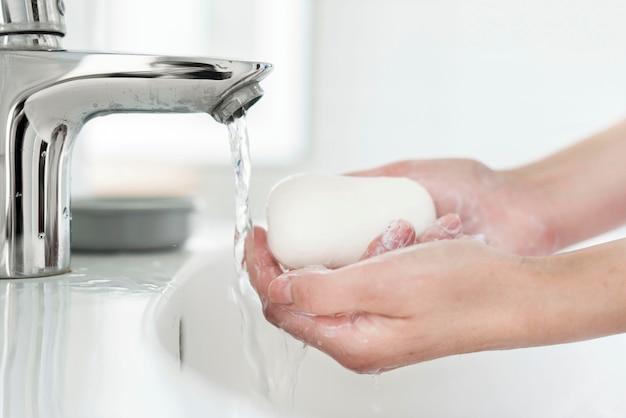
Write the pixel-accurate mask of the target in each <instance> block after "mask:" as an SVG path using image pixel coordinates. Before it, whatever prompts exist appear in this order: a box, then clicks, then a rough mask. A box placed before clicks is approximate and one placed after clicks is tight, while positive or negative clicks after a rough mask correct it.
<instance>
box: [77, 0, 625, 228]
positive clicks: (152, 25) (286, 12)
mask: <svg viewBox="0 0 626 418" xmlns="http://www.w3.org/2000/svg"><path fill="white" fill-rule="evenodd" d="M65 2H66V6H67V7H66V8H67V16H66V17H67V24H68V36H67V37H66V41H65V46H66V47H67V48H68V49H92V50H93V49H95V50H102V51H124V52H143V53H156V54H168V55H202V56H216V57H230V58H238V59H245V60H258V61H267V62H271V63H273V64H274V65H275V71H274V72H273V73H272V74H271V75H270V76H269V77H268V78H267V79H266V80H265V81H264V82H263V83H262V85H263V88H264V89H265V91H266V96H265V97H264V98H263V99H262V100H261V101H260V102H259V103H258V104H257V105H255V106H254V107H253V108H252V109H251V110H250V111H249V114H248V126H249V133H250V142H251V149H252V158H253V180H252V195H251V205H252V211H253V216H254V217H255V218H257V219H262V218H263V216H264V205H265V197H266V195H267V192H268V191H269V189H270V187H271V186H272V185H273V184H274V183H275V182H276V181H277V180H279V179H280V178H282V177H283V176H285V175H288V174H291V173H295V172H300V171H311V170H313V171H331V172H345V171H349V170H353V169H360V168H366V167H371V166H377V165H381V164H386V163H389V162H392V161H396V160H401V159H420V158H433V157H468V158H475V159H478V160H481V161H483V162H484V163H486V164H488V165H491V166H492V167H494V168H505V167H512V166H517V165H520V164H524V163H527V162H529V161H531V160H534V159H537V158H540V157H542V156H545V155H547V154H549V153H551V152H554V151H556V150H558V149H561V148H563V147H565V146H567V145H569V144H571V143H573V142H575V141H578V140H580V139H582V138H584V137H586V136H588V135H590V134H592V133H594V132H596V131H598V130H600V129H603V128H605V127H607V126H609V125H610V124H612V123H614V122H616V121H617V120H619V119H621V118H623V117H624V116H626V77H625V76H624V74H626V25H624V18H623V17H624V16H626V2H623V1H622V0H525V1H520V0H438V1H434V0H178V1H177V2H175V6H172V3H173V2H169V1H165V0H133V1H132V2H129V1H127V0H90V1H84V0H65ZM146 118H147V119H146ZM81 136H83V137H84V139H82V140H79V141H78V149H77V150H76V153H75V154H74V160H75V168H74V171H73V172H74V175H73V183H74V188H75V193H76V194H117V195H120V194H125V195H129V194H130V195H137V194H143V195H154V194H159V195H163V194H166V195H189V194H193V195H197V196H202V197H203V199H204V200H205V201H206V205H205V212H206V216H218V217H224V218H232V217H233V201H234V198H233V185H232V184H233V179H232V178H233V174H232V170H231V169H230V166H229V164H230V159H229V158H230V156H229V152H230V150H229V146H228V140H227V130H226V128H225V127H224V126H222V125H219V124H218V123H216V122H215V121H213V120H212V119H211V118H210V117H209V116H206V115H199V116H198V115H194V116H189V115H187V116H181V117H176V116H168V117H167V118H165V117H163V116H162V115H159V116H137V115H131V116H125V115H123V116H107V117H103V118H98V119H95V120H94V121H92V122H89V124H88V125H87V126H86V128H85V130H84V132H83V133H82V134H81Z"/></svg>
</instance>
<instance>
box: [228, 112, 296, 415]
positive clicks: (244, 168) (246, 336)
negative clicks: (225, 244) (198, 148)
mask: <svg viewBox="0 0 626 418" xmlns="http://www.w3.org/2000/svg"><path fill="white" fill-rule="evenodd" d="M227 125H228V131H229V139H230V147H231V153H232V154H231V158H232V165H233V168H234V170H235V212H236V220H235V268H236V271H237V278H236V281H235V283H233V289H232V290H233V292H232V293H233V295H234V299H235V302H236V304H237V306H238V308H239V312H240V314H241V319H242V332H243V342H244V347H243V350H244V356H245V358H246V361H247V363H248V366H249V368H250V372H251V379H252V382H251V384H252V391H253V394H254V396H255V397H256V398H257V400H259V401H260V402H262V403H264V404H266V406H268V407H269V408H271V409H272V410H273V411H274V413H275V415H276V416H286V415H289V414H290V413H291V412H292V411H293V406H294V391H295V385H296V379H297V375H298V367H299V365H300V362H301V361H302V359H303V357H304V354H305V348H304V347H303V345H302V344H300V343H298V342H297V341H295V340H294V339H292V338H290V337H288V336H287V334H285V333H284V332H283V331H281V330H278V329H274V328H271V327H270V328H269V329H268V324H267V323H266V321H265V320H264V318H263V315H262V306H261V302H260V300H259V297H258V295H257V294H256V292H255V291H254V289H253V288H252V286H251V284H250V280H249V277H248V272H247V270H246V265H245V242H246V237H247V236H248V234H249V233H252V220H251V216H250V208H249V204H248V200H249V190H250V172H251V162H250V151H249V140H248V130H247V124H246V119H245V115H242V116H238V117H235V118H234V119H233V120H231V121H230V122H229V123H228V124H227Z"/></svg>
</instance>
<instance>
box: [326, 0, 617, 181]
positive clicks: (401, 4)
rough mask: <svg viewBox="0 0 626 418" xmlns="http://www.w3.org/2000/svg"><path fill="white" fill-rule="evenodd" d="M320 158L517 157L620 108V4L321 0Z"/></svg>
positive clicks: (594, 0)
mask: <svg viewBox="0 0 626 418" xmlns="http://www.w3.org/2000/svg"><path fill="white" fill-rule="evenodd" d="M315 4H316V6H317V14H316V22H315V28H316V33H315V36H316V37H315V42H314V44H315V46H316V48H315V71H314V74H315V84H314V86H315V88H314V91H315V101H316V102H315V113H314V129H315V135H314V138H315V140H316V141H317V142H316V146H317V153H316V164H319V165H320V166H324V165H327V166H329V167H332V168H333V169H337V170H345V169H348V168H351V167H367V166H371V165H378V164H382V163H386V162H389V161H392V160H398V159H406V158H428V157H438V156H462V157H472V158H478V159H480V160H482V161H484V162H486V163H488V164H491V165H493V166H495V167H505V166H511V165H516V164H520V163H523V162H527V161H529V160H531V159H535V158H538V157H540V156H542V155H545V154H547V153H549V152H552V151H554V150H555V149H558V148H561V147H563V146H565V145H567V144H569V143H571V142H572V141H575V140H578V139H580V138H582V137H584V136H586V135H588V134H589V133H591V132H594V131H596V130H598V129H601V128H602V127H604V126H606V125H607V124H610V123H612V122H614V121H615V120H617V119H619V118H621V117H623V116H625V115H626V77H625V76H624V74H626V25H625V24H624V16H626V2H623V1H621V0H531V1H519V0H442V1H433V0H412V1H411V0H384V1H383V0H317V1H316V3H315Z"/></svg>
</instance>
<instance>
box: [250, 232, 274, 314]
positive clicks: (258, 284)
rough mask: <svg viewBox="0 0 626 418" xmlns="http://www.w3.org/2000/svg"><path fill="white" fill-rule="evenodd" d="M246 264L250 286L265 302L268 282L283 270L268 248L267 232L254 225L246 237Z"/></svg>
mask: <svg viewBox="0 0 626 418" xmlns="http://www.w3.org/2000/svg"><path fill="white" fill-rule="evenodd" d="M246 266H247V268H248V274H249V275H250V283H251V284H252V287H254V289H255V290H256V291H257V293H258V294H259V296H260V297H261V300H262V301H264V303H265V301H266V300H267V298H268V296H267V289H268V286H269V284H270V282H271V281H272V280H273V279H275V278H276V277H278V276H280V275H281V274H282V273H283V270H282V268H281V267H280V265H279V264H278V262H277V261H276V260H275V259H274V256H273V255H272V253H271V252H270V250H269V247H268V245H267V232H265V230H264V229H263V228H259V227H255V228H254V233H253V234H249V235H248V237H247V239H246Z"/></svg>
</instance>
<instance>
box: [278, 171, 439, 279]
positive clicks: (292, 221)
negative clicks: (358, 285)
mask: <svg viewBox="0 0 626 418" xmlns="http://www.w3.org/2000/svg"><path fill="white" fill-rule="evenodd" d="M400 218H401V219H405V220H407V221H408V222H410V223H411V225H412V226H413V227H414V228H415V231H416V233H417V234H419V233H420V232H422V231H423V230H425V229H426V228H427V227H428V226H430V225H432V224H433V223H434V222H435V219H436V211H435V205H434V202H433V199H432V198H431V196H430V194H429V193H428V191H427V190H426V189H425V188H424V187H423V186H421V185H420V184H419V183H417V182H415V181H412V180H409V179H406V178H400V177H354V176H341V175H331V174H298V175H295V176H292V177H288V178H286V179H284V180H283V181H281V182H279V183H278V184H276V185H275V186H274V188H273V189H272V191H271V192H270V194H269V197H268V202H267V233H268V244H269V247H270V250H271V251H272V254H273V255H274V257H275V258H276V260H277V261H278V262H280V263H281V264H282V265H283V267H285V268H288V269H293V268H302V267H307V266H324V267H328V268H338V267H342V266H345V265H348V264H351V263H354V262H356V261H358V260H359V258H360V257H361V255H362V254H363V253H364V252H365V250H366V248H367V246H368V245H369V243H370V242H371V241H372V240H373V239H375V238H376V237H377V236H378V235H380V234H381V233H382V232H383V231H384V229H385V227H386V226H387V225H388V224H389V223H391V222H392V221H393V220H395V219H400Z"/></svg>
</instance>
